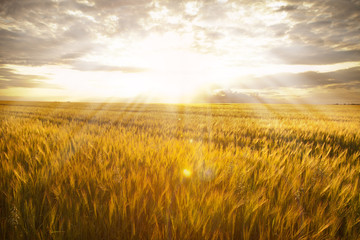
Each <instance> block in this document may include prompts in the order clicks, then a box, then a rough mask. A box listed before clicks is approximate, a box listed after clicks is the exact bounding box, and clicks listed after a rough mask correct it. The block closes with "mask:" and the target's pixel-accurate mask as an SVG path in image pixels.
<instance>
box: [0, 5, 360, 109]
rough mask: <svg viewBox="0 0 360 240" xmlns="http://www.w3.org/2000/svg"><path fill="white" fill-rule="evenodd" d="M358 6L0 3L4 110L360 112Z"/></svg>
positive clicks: (0, 77) (0, 89)
mask: <svg viewBox="0 0 360 240" xmlns="http://www.w3.org/2000/svg"><path fill="white" fill-rule="evenodd" d="M359 23H360V1H359V0H321V1H317V0H316V1H315V0H311V1H310V0H309V1H298V0H284V1H272V0H241V1H240V0H238V1H234V0H202V1H187V0H158V1H150V0H78V1H70V0H52V1H50V0H1V1H0V64H1V65H0V99H8V100H16V99H17V100H44V101H121V100H128V99H139V98H140V99H142V100H143V101H148V102H156V101H160V102H161V101H163V102H189V101H208V100H214V99H215V100H216V99H224V98H226V99H227V100H229V99H230V100H229V101H240V102H241V101H252V99H262V100H261V101H265V102H282V101H285V102H290V103H360V24H359Z"/></svg>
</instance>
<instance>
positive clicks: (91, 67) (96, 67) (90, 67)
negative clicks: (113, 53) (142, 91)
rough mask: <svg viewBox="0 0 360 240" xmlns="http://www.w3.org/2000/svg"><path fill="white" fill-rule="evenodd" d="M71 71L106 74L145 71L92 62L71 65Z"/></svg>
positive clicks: (137, 68) (143, 69)
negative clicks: (103, 72)
mask: <svg viewBox="0 0 360 240" xmlns="http://www.w3.org/2000/svg"><path fill="white" fill-rule="evenodd" d="M73 69H75V70H79V71H106V72H115V71H119V72H123V73H139V72H145V71H147V69H145V68H139V67H131V66H112V65H103V64H97V63H94V62H77V63H75V64H74V65H73Z"/></svg>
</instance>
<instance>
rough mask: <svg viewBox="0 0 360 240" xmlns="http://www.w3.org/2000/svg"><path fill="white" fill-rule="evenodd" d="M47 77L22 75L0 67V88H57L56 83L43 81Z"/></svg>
mask: <svg viewBox="0 0 360 240" xmlns="http://www.w3.org/2000/svg"><path fill="white" fill-rule="evenodd" d="M46 79H47V78H46V77H44V76H39V75H24V74H18V73H15V72H14V71H13V70H12V69H10V68H0V89H5V88H10V87H22V88H59V87H58V86H56V85H53V84H48V83H44V82H42V81H41V80H46Z"/></svg>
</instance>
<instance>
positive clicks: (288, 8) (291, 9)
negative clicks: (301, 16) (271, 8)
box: [276, 5, 298, 12]
mask: <svg viewBox="0 0 360 240" xmlns="http://www.w3.org/2000/svg"><path fill="white" fill-rule="evenodd" d="M297 8H298V6H296V5H286V6H281V7H279V9H277V10H276V11H277V12H281V11H285V12H289V11H294V10H296V9H297Z"/></svg>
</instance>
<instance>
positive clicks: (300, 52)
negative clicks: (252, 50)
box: [271, 45, 360, 65]
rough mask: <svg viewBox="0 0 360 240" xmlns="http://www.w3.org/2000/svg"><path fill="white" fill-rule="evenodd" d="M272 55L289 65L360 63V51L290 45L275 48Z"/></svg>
mask: <svg viewBox="0 0 360 240" xmlns="http://www.w3.org/2000/svg"><path fill="white" fill-rule="evenodd" d="M271 54H272V55H273V56H275V57H276V58H278V59H280V60H282V61H283V62H284V63H287V64H307V65H322V64H334V63H342V62H354V61H360V49H358V50H357V49H356V50H335V49H329V48H325V47H317V46H306V45H303V46H297V45H290V46H284V47H277V48H273V49H271Z"/></svg>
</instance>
